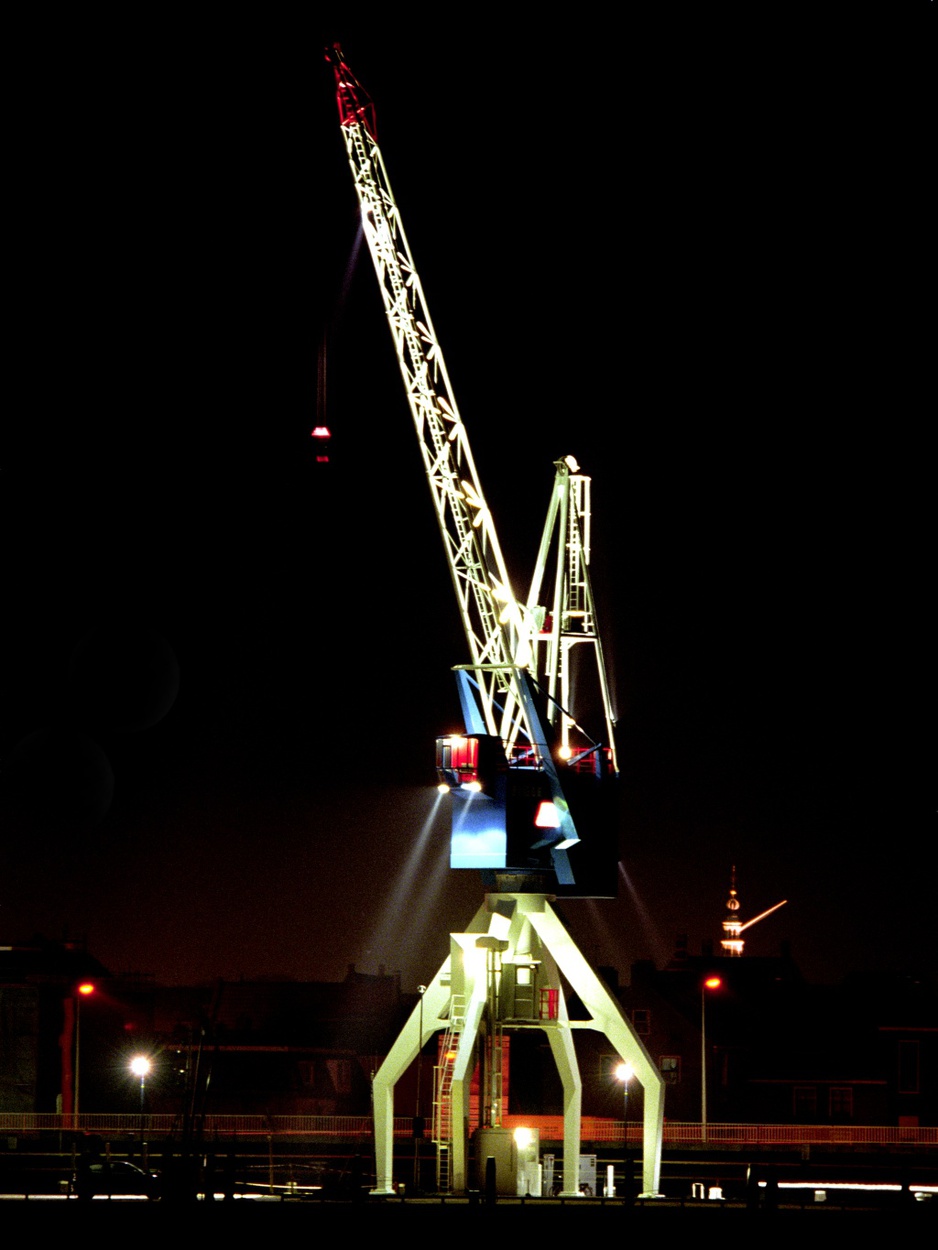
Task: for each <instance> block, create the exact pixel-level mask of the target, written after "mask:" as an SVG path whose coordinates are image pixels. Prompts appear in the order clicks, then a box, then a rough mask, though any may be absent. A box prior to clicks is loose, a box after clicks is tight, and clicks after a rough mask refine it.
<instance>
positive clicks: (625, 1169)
mask: <svg viewBox="0 0 938 1250" xmlns="http://www.w3.org/2000/svg"><path fill="white" fill-rule="evenodd" d="M634 1075H635V1069H634V1068H633V1067H632V1065H631V1064H630V1063H620V1064H619V1065H618V1066H617V1067H616V1070H615V1078H616V1080H617V1081H621V1082H622V1173H623V1185H624V1188H625V1194H626V1197H627V1196H628V1194H629V1187H630V1185H631V1183H632V1165H631V1162H630V1160H629V1081H631V1079H632V1077H633V1076H634ZM609 1183H610V1185H611V1184H612V1177H611V1176H610V1178H609Z"/></svg>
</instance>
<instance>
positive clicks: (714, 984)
mask: <svg viewBox="0 0 938 1250" xmlns="http://www.w3.org/2000/svg"><path fill="white" fill-rule="evenodd" d="M722 984H723V979H722V977H718V976H711V977H706V978H705V979H704V981H703V983H702V984H701V986H700V1132H701V1140H702V1141H706V1140H707V990H718V989H719V988H720V986H721V985H722Z"/></svg>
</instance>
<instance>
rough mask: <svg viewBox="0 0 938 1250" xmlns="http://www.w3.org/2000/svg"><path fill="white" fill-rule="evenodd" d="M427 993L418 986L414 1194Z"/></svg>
mask: <svg viewBox="0 0 938 1250" xmlns="http://www.w3.org/2000/svg"><path fill="white" fill-rule="evenodd" d="M426 992H427V987H426V986H425V985H418V986H417V993H418V994H419V995H420V997H419V999H418V1006H419V1012H418V1023H417V1101H416V1106H415V1107H414V1193H419V1192H420V1143H421V1141H422V1140H423V1117H422V1116H421V1114H420V1072H421V1069H422V1067H423V996H424V994H426Z"/></svg>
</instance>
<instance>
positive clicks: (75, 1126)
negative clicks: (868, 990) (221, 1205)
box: [0, 1112, 938, 1149]
mask: <svg viewBox="0 0 938 1250" xmlns="http://www.w3.org/2000/svg"><path fill="white" fill-rule="evenodd" d="M502 1124H503V1126H504V1127H505V1128H512V1129H513V1128H518V1127H522V1126H523V1127H526V1128H536V1129H537V1130H538V1131H539V1134H540V1140H541V1143H542V1144H544V1143H548V1142H562V1141H563V1116H559V1115H558V1116H546V1115H533V1116H513V1115H509V1116H504V1117H503V1119H502ZM143 1125H144V1130H145V1132H146V1136H147V1138H148V1139H150V1140H151V1141H152V1140H154V1139H156V1138H161V1137H174V1136H179V1135H180V1133H181V1132H182V1129H183V1123H182V1119H181V1117H179V1116H174V1115H147V1116H145V1117H144V1121H143ZM197 1127H198V1129H199V1131H200V1132H201V1133H202V1134H203V1135H208V1136H211V1137H214V1138H219V1139H222V1138H238V1137H241V1138H265V1139H266V1138H270V1137H294V1138H301V1139H306V1140H329V1141H357V1142H367V1141H369V1140H370V1139H371V1138H372V1137H373V1134H374V1130H373V1126H372V1122H371V1119H370V1117H368V1116H355V1115H333V1116H315V1115H271V1116H265V1115H205V1116H202V1117H199V1119H198V1122H197ZM623 1127H624V1126H623V1123H622V1121H621V1120H606V1119H600V1118H598V1117H591V1116H584V1117H583V1119H582V1121H581V1126H580V1139H581V1141H583V1142H584V1143H592V1144H594V1145H599V1146H602V1145H610V1146H615V1145H621V1143H622V1141H623ZM140 1129H141V1120H140V1115H139V1114H137V1115H126V1114H123V1115H109V1114H100V1113H92V1114H85V1113H81V1114H80V1115H79V1116H77V1117H75V1116H71V1115H54V1114H30V1113H17V1112H0V1135H4V1136H18V1135H32V1134H44V1133H50V1132H51V1133H76V1132H77V1133H96V1134H99V1135H102V1136H119V1137H120V1136H127V1137H130V1136H132V1135H135V1134H136V1135H139V1133H140ZM412 1133H413V1120H412V1119H411V1118H410V1116H397V1117H396V1118H395V1120H394V1135H395V1137H396V1138H401V1139H402V1138H410V1137H411V1136H412ZM628 1144H629V1146H630V1147H636V1148H639V1149H640V1148H641V1144H642V1126H641V1124H640V1123H638V1122H636V1123H630V1124H629V1125H628ZM702 1144H705V1145H706V1146H707V1147H709V1148H714V1149H719V1147H720V1146H814V1145H818V1146H822V1145H832V1146H849V1145H855V1146H912V1147H923V1146H924V1147H938V1126H935V1127H931V1126H925V1127H908V1126H904V1125H901V1126H897V1125H881V1124H872V1125H860V1124H719V1123H716V1124H715V1123H713V1122H710V1123H708V1124H707V1126H706V1130H704V1128H703V1126H702V1125H700V1124H695V1123H686V1124H678V1123H674V1122H668V1123H666V1124H665V1126H664V1145H665V1147H668V1146H693V1145H702Z"/></svg>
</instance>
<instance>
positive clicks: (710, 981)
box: [704, 977, 723, 990]
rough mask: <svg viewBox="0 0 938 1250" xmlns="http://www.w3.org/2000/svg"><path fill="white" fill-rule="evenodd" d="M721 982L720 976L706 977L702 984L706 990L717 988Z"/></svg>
mask: <svg viewBox="0 0 938 1250" xmlns="http://www.w3.org/2000/svg"><path fill="white" fill-rule="evenodd" d="M722 984H723V981H722V980H721V978H720V977H707V979H706V981H704V986H705V988H706V989H708V990H718V989H719V988H720V986H721V985H722Z"/></svg>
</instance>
